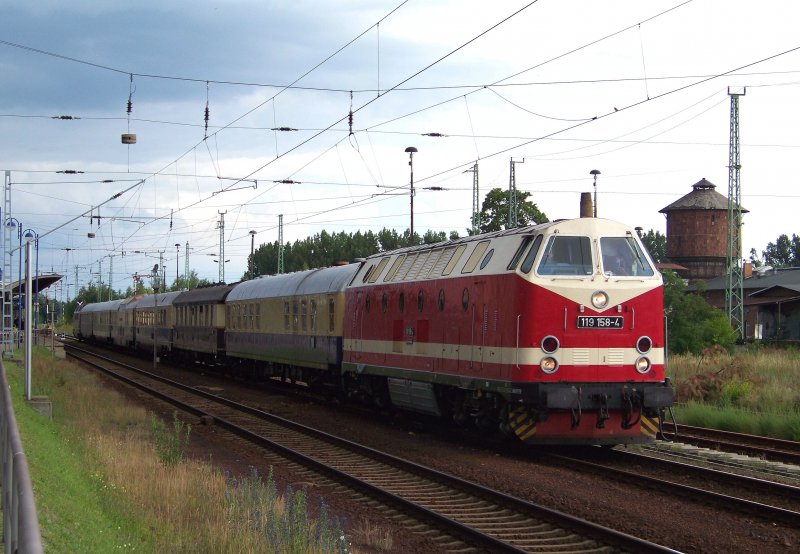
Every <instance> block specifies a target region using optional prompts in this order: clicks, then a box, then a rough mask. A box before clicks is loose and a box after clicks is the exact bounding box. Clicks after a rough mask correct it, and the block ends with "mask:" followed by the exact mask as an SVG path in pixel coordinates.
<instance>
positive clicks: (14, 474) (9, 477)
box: [0, 361, 44, 554]
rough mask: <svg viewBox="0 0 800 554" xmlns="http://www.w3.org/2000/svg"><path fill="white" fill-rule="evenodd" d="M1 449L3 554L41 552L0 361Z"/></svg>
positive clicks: (30, 491) (27, 476) (25, 467)
mask: <svg viewBox="0 0 800 554" xmlns="http://www.w3.org/2000/svg"><path fill="white" fill-rule="evenodd" d="M0 388H2V391H0V404H2V405H1V406H0V448H2V456H3V483H2V490H3V545H4V547H5V553H6V554H11V553H19V554H40V553H43V552H44V549H43V547H42V537H41V534H40V533H39V519H38V517H37V515H36V503H35V502H34V499H33V486H32V485H31V477H30V474H29V473H28V461H27V459H26V458H25V452H23V450H22V440H21V439H20V438H19V430H18V429H17V418H16V417H14V406H13V405H12V404H11V392H10V391H9V389H8V381H7V380H6V370H5V367H3V365H2V361H0Z"/></svg>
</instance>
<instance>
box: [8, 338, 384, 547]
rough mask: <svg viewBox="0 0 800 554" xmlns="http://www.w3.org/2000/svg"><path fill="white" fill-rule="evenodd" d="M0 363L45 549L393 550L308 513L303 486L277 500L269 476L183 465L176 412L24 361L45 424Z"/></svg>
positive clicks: (60, 364) (322, 511)
mask: <svg viewBox="0 0 800 554" xmlns="http://www.w3.org/2000/svg"><path fill="white" fill-rule="evenodd" d="M5 367H6V373H7V376H8V380H9V383H10V386H11V391H12V395H13V398H14V408H15V411H16V414H17V419H18V423H19V426H20V433H21V435H22V440H23V444H24V448H25V452H26V455H27V457H28V461H29V464H30V468H31V475H32V479H33V483H34V494H35V497H36V502H37V508H38V513H39V520H40V526H41V530H42V539H43V541H44V544H45V549H46V551H47V552H117V551H136V552H165V551H169V552H214V553H247V552H280V553H283V552H286V553H307V552H308V553H320V554H322V553H325V554H327V553H333V552H351V551H352V552H357V550H356V549H352V550H351V547H350V545H349V542H350V541H352V540H355V541H356V542H357V544H359V543H360V544H364V545H366V546H367V548H368V549H369V550H370V551H375V550H381V549H386V548H391V536H390V535H389V534H388V532H386V531H384V532H383V533H381V532H380V531H376V529H375V528H374V526H370V525H368V526H367V529H368V532H369V536H368V537H367V536H364V535H363V534H364V525H363V524H362V525H361V526H360V527H359V528H358V529H356V531H355V534H354V537H355V538H353V537H349V536H347V535H346V533H345V531H344V530H343V529H344V526H343V525H342V524H341V522H339V521H338V520H337V519H336V518H335V517H332V516H331V515H330V513H329V511H328V508H327V506H326V505H325V504H324V503H322V504H320V505H319V506H314V507H313V509H309V506H308V505H307V504H308V499H307V496H306V493H305V491H304V490H292V489H291V487H287V490H285V491H283V493H282V494H280V493H279V492H278V490H277V485H276V483H275V481H274V479H273V478H272V474H271V468H270V472H269V474H268V475H267V477H266V479H262V478H261V476H260V475H259V474H258V473H257V472H256V471H255V470H254V471H253V473H252V474H251V475H248V476H245V477H237V476H228V475H225V474H224V473H222V472H220V471H217V470H215V469H214V468H213V467H212V466H211V465H210V464H209V463H201V462H197V461H195V460H191V459H185V458H184V455H183V454H184V449H185V447H186V443H187V441H188V439H189V437H190V432H191V431H190V428H189V426H187V425H185V424H184V423H183V422H182V421H181V420H180V418H179V417H178V416H177V414H176V415H174V416H173V422H172V425H164V424H163V423H161V422H159V423H154V420H153V416H152V414H149V413H147V412H146V410H144V409H143V408H141V407H139V406H137V405H134V404H130V403H128V402H127V401H126V400H125V399H124V398H123V397H122V396H120V395H119V394H117V393H115V392H114V391H111V390H109V389H107V388H103V387H102V386H101V385H100V384H99V383H98V381H97V380H96V378H95V377H94V375H93V374H91V373H89V372H86V371H85V370H83V369H80V368H77V367H75V366H73V365H72V364H70V363H69V362H66V361H63V360H56V359H55V358H53V357H51V356H50V354H49V353H47V352H46V351H44V350H38V349H37V350H36V351H35V353H34V359H33V370H32V375H33V377H32V382H33V391H32V392H33V394H35V395H45V396H48V397H49V398H50V400H51V401H52V403H53V421H52V422H50V421H47V420H46V419H45V418H43V417H42V416H41V415H39V414H38V413H37V412H35V411H34V410H33V409H32V408H30V407H29V406H28V405H27V404H25V403H24V402H23V401H22V388H23V376H22V370H21V369H20V368H19V367H18V366H17V365H16V364H12V363H5ZM159 443H161V444H162V446H161V447H160V446H158V445H159ZM164 444H166V445H167V446H166V447H164V446H163V445H164ZM159 448H163V449H162V450H161V451H160V450H159ZM309 513H314V514H315V517H314V518H312V517H310V515H309ZM376 537H377V538H376ZM359 541H363V542H359ZM367 541H369V542H367Z"/></svg>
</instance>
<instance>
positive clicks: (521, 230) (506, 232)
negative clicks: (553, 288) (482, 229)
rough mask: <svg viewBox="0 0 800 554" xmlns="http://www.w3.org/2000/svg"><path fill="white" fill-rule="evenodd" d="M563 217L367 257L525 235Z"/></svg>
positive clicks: (407, 247)
mask: <svg viewBox="0 0 800 554" xmlns="http://www.w3.org/2000/svg"><path fill="white" fill-rule="evenodd" d="M561 221H564V220H563V219H558V220H556V221H549V222H547V223H541V224H539V225H527V226H525V227H516V228H514V229H503V230H501V231H492V232H491V233H483V234H480V235H471V236H468V237H461V238H457V239H453V240H445V241H442V242H434V243H431V244H418V245H416V246H406V247H405V248H398V249H396V250H387V251H385V252H378V253H377V254H372V255H371V256H368V257H367V259H368V260H369V259H372V258H383V257H384V256H390V255H394V254H404V253H408V252H416V251H418V250H428V249H430V248H440V247H442V246H454V245H459V244H468V243H471V242H477V241H481V240H486V239H490V238H494V237H505V236H513V235H527V234H530V233H534V232H536V231H540V232H541V231H543V230H544V229H547V228H548V227H550V226H552V225H555V224H557V223H559V222H561Z"/></svg>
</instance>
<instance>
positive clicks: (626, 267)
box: [600, 237, 654, 277]
mask: <svg viewBox="0 0 800 554" xmlns="http://www.w3.org/2000/svg"><path fill="white" fill-rule="evenodd" d="M600 253H601V255H602V259H603V273H604V274H605V275H621V276H631V277H652V276H653V274H654V273H653V268H652V267H651V266H650V262H649V261H648V260H647V257H646V256H645V255H644V253H643V252H642V250H641V248H639V243H637V242H636V239H634V238H633V237H601V238H600Z"/></svg>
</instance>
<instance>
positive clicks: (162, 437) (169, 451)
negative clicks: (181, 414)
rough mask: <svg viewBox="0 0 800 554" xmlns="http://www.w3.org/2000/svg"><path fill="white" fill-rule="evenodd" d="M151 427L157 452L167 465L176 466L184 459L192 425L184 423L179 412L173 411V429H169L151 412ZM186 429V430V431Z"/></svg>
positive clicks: (162, 461)
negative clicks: (179, 416)
mask: <svg viewBox="0 0 800 554" xmlns="http://www.w3.org/2000/svg"><path fill="white" fill-rule="evenodd" d="M150 428H151V430H152V431H153V440H154V441H155V445H156V454H158V459H159V460H161V463H163V464H164V465H166V466H170V467H172V466H175V465H177V464H179V463H181V462H182V461H183V458H184V455H185V451H186V447H187V446H188V444H189V435H190V434H191V432H192V426H191V425H184V423H183V422H182V421H181V420H179V419H178V412H172V430H171V431H168V430H167V428H166V425H164V422H163V421H161V420H160V419H159V418H157V417H156V415H155V414H153V413H151V414H150ZM184 429H185V430H186V432H185V433H184Z"/></svg>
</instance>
